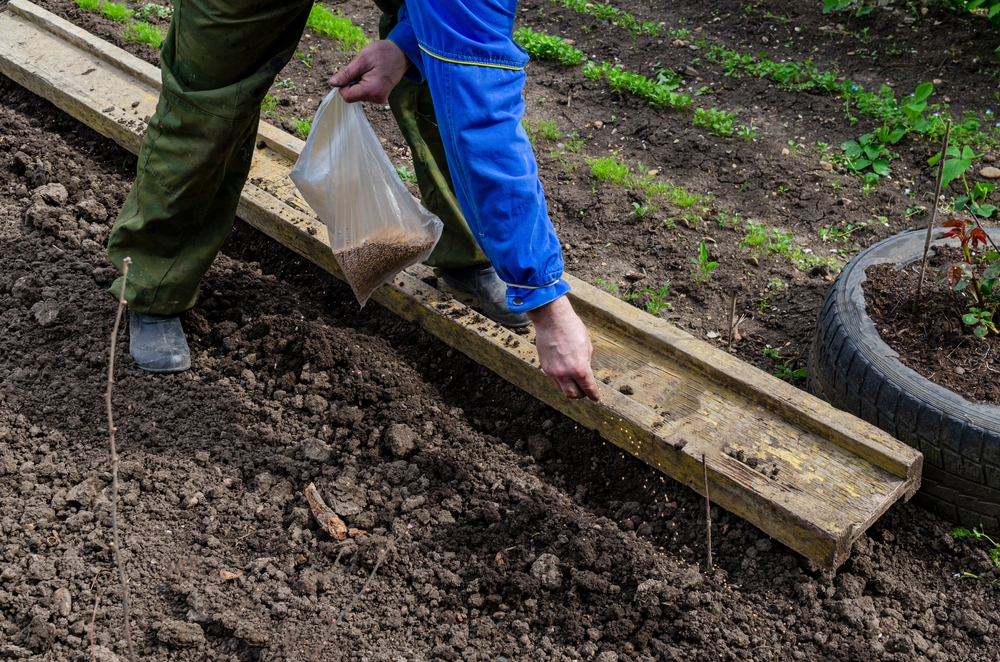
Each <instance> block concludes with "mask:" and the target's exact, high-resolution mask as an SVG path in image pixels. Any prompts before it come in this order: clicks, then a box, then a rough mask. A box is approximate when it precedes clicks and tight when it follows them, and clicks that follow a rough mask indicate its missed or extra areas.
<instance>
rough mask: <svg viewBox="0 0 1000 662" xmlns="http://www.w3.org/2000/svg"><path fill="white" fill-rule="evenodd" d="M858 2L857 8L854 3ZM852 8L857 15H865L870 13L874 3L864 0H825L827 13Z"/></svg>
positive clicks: (824, 8)
mask: <svg viewBox="0 0 1000 662" xmlns="http://www.w3.org/2000/svg"><path fill="white" fill-rule="evenodd" d="M854 4H857V9H856V10H855V9H854V8H853V7H852V5H854ZM848 8H850V9H851V10H852V11H854V15H855V16H856V17H859V18H860V17H861V16H865V15H866V14H870V13H871V11H872V10H873V9H875V6H874V5H867V4H865V2H864V0H823V13H824V14H827V13H829V12H831V11H845V10H847V9H848Z"/></svg>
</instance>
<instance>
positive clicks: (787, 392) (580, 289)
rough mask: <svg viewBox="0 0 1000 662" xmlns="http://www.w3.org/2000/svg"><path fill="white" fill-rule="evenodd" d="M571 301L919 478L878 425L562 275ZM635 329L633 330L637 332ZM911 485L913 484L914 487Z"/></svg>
mask: <svg viewBox="0 0 1000 662" xmlns="http://www.w3.org/2000/svg"><path fill="white" fill-rule="evenodd" d="M564 277H565V278H566V279H567V281H568V282H569V283H570V286H571V287H572V289H573V292H572V294H571V297H572V298H573V300H574V301H577V302H580V303H581V304H583V305H586V306H587V307H588V308H589V309H590V310H591V311H593V314H594V315H595V316H596V317H600V318H602V319H604V320H605V321H606V322H608V323H609V324H610V325H611V326H613V327H615V328H616V329H618V330H619V331H621V332H622V333H623V334H625V335H628V336H630V337H632V338H633V339H636V340H639V341H640V342H644V343H645V344H646V345H647V346H648V347H650V348H651V349H654V350H659V351H662V352H664V353H668V354H670V355H671V356H673V357H675V358H677V359H678V360H680V361H681V362H683V363H686V364H687V365H690V366H692V367H694V368H696V369H698V370H699V371H700V372H702V373H704V374H706V375H707V376H709V377H710V378H711V379H712V380H713V381H716V382H718V383H720V384H724V385H726V386H729V387H730V388H732V389H733V390H735V391H737V392H738V393H740V394H741V395H744V396H746V397H747V398H749V399H751V400H753V401H755V402H758V403H759V404H761V405H763V406H765V407H766V408H767V409H770V410H771V411H775V412H777V413H779V414H781V415H783V416H785V417H786V418H788V419H790V420H792V421H794V422H796V423H798V424H799V425H802V426H803V427H805V428H806V429H808V430H810V431H812V432H816V433H818V434H820V435H821V436H823V437H824V438H825V439H828V440H829V441H832V442H834V443H836V444H837V445H839V446H841V447H842V448H844V449H845V450H848V451H850V452H852V453H854V454H855V455H858V456H859V457H862V458H864V459H865V460H867V461H868V462H870V463H871V464H873V465H875V466H877V467H880V468H882V469H885V470H886V471H888V472H890V473H892V474H894V475H896V476H900V477H903V478H906V479H907V480H909V481H914V482H915V484H916V486H917V487H919V484H920V469H921V467H922V462H923V456H922V455H921V454H920V452H919V451H917V450H915V449H913V448H911V447H910V446H907V445H906V444H904V443H903V442H901V441H899V440H897V439H895V438H894V437H892V436H891V435H889V434H888V433H886V432H883V431H882V430H880V429H879V428H877V427H875V426H873V425H871V424H869V423H866V422H865V421H862V420H860V419H858V418H856V417H854V416H851V415H850V414H848V413H847V412H843V411H840V410H839V409H836V408H834V407H833V406H831V405H829V404H828V403H826V402H823V401H822V400H820V399H819V398H816V397H815V396H812V395H810V394H809V393H806V392H804V391H801V390H799V389H797V388H795V387H794V386H792V385H791V384H788V383H786V382H784V381H782V380H780V379H777V378H776V377H774V376H772V375H769V374H767V373H766V372H764V371H763V370H760V369H758V368H755V367H753V366H751V365H748V364H746V363H744V362H743V361H741V360H739V359H737V358H735V357H733V356H731V355H730V354H728V353H726V352H723V351H722V350H720V349H717V348H715V347H713V346H711V345H709V344H708V343H706V342H704V341H702V340H700V339H698V338H695V337H694V336H692V335H690V334H688V333H685V332H684V331H681V330H680V329H677V328H675V327H673V326H671V325H670V324H668V323H667V322H665V321H664V320H662V319H659V318H655V317H653V316H651V315H649V314H647V313H644V312H642V311H640V310H638V309H636V308H634V307H632V306H629V305H628V304H626V303H625V302H623V301H620V300H618V299H617V298H616V297H612V296H610V295H609V294H606V293H604V292H601V291H600V290H598V289H597V288H595V287H593V286H592V285H589V284H587V283H585V282H583V281H581V280H580V279H578V278H574V277H573V276H570V275H568V274H567V275H566V276H564ZM637 332H638V333H637ZM915 489H916V488H914V491H915Z"/></svg>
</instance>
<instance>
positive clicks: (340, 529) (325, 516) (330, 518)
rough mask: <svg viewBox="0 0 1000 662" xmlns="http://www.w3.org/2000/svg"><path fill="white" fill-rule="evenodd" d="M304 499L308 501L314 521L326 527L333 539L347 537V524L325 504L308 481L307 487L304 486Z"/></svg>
mask: <svg viewBox="0 0 1000 662" xmlns="http://www.w3.org/2000/svg"><path fill="white" fill-rule="evenodd" d="M306 501H308V502H309V509H310V510H312V514H313V516H314V517H315V518H316V521H317V522H319V523H320V524H321V525H323V526H324V527H326V530H327V531H328V532H329V533H330V535H331V536H333V539H334V540H343V539H344V538H346V537H347V525H346V524H344V521H343V520H342V519H340V518H339V517H337V513H335V512H333V510H332V509H331V508H330V507H329V506H328V505H326V502H325V501H323V497H321V496H320V495H319V491H318V490H317V489H316V486H315V485H313V484H312V483H309V487H307V488H306Z"/></svg>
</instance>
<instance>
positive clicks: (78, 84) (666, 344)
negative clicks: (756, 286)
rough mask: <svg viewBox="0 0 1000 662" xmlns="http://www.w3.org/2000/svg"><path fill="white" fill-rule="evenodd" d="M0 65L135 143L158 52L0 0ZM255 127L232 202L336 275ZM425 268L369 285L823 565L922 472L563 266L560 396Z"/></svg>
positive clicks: (272, 149)
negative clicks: (565, 292)
mask: <svg viewBox="0 0 1000 662" xmlns="http://www.w3.org/2000/svg"><path fill="white" fill-rule="evenodd" d="M0 72H2V73H4V74H6V75H8V76H10V77H11V78H14V79H15V80H17V81H18V82H20V83H21V84H22V85H24V86H25V87H28V88H29V89H31V90H32V91H34V92H36V93H37V94H39V95H41V96H43V97H45V98H48V99H50V100H51V101H53V103H55V104H56V105H57V106H59V107H60V108H63V109H64V110H66V111H67V112H68V113H70V114H71V115H73V116H74V117H77V118H78V119H80V120H81V121H83V122H85V123H87V124H88V125H90V126H92V127H94V128H95V129H97V130H98V131H100V132H101V133H102V134H103V135H105V136H107V137H109V138H111V139H113V140H115V141H116V142H118V143H119V144H121V145H123V146H125V147H126V148H128V149H131V150H132V151H138V148H139V144H140V141H141V136H142V133H143V132H144V131H145V122H144V118H145V116H146V115H151V114H152V112H153V109H154V108H155V104H156V99H157V93H158V88H159V74H158V72H157V71H156V69H155V68H154V67H151V66H150V65H148V64H146V63H144V62H142V61H139V60H137V59H136V58H133V57H131V56H128V55H127V54H124V53H123V52H122V51H120V50H118V49H117V48H115V47H113V46H111V45H109V44H106V43H104V42H102V41H101V40H99V39H97V38H96V37H94V36H92V35H90V34H89V33H86V32H84V31H82V30H79V29H78V28H76V27H75V26H72V25H71V24H69V23H67V22H66V21H62V20H61V19H59V18H58V17H55V16H54V15H52V14H50V13H49V12H46V11H44V10H42V9H40V8H38V7H36V6H34V5H32V4H31V3H29V2H26V1H25V0H12V1H11V2H10V4H9V5H8V11H7V12H5V13H3V14H0ZM135 102H138V103H136V104H135V107H134V108H133V103H135ZM259 136H260V138H261V139H262V140H263V141H264V143H265V144H264V147H263V148H261V149H257V150H255V153H254V159H253V164H252V167H251V172H250V178H249V181H248V183H247V185H246V187H245V188H244V191H243V195H242V198H241V201H240V207H239V215H240V217H241V218H243V219H244V220H246V221H247V222H249V223H250V224H252V225H254V226H255V227H257V228H259V229H260V230H262V231H263V232H265V233H266V234H268V235H269V236H271V237H273V238H275V239H276V240H277V241H279V242H280V243H282V244H284V245H285V246H288V247H289V248H291V249H292V250H294V251H296V252H297V253H299V254H300V255H302V256H304V257H306V258H307V259H309V260H311V261H313V262H315V263H316V264H318V265H320V266H321V267H322V268H324V269H326V270H327V271H329V272H331V273H332V274H334V275H335V276H337V277H338V278H339V277H341V274H340V271H339V268H338V266H337V264H336V261H335V260H334V259H333V255H332V253H331V252H330V249H329V244H328V241H327V231H326V227H325V226H324V225H323V224H322V223H321V222H319V220H318V219H317V218H316V217H315V215H314V214H313V212H312V210H311V209H310V208H309V206H308V205H307V204H306V203H305V202H304V200H302V197H301V196H300V195H299V194H298V191H297V190H296V189H295V187H294V185H293V184H292V182H291V180H290V179H288V171H289V169H290V168H291V165H292V163H293V162H294V160H295V159H296V158H297V156H298V154H299V152H300V151H301V149H302V145H303V143H302V141H300V140H298V139H297V138H294V137H292V136H289V135H288V134H286V133H284V132H282V131H280V130H279V129H276V128H275V127H273V126H270V125H268V124H266V123H264V122H262V123H261V128H260V131H259ZM429 274H430V270H429V269H428V268H427V267H423V266H417V267H414V268H412V269H409V270H407V272H404V273H401V274H399V275H398V276H397V277H396V278H395V280H394V281H393V282H392V283H390V284H388V285H386V286H384V287H382V288H380V289H379V290H377V291H376V292H375V294H374V295H373V297H372V298H373V299H374V300H375V301H377V302H378V303H380V304H381V305H383V306H385V307H386V308H388V309H389V310H391V311H393V312H394V313H396V314H397V315H399V316H401V317H403V318H406V319H409V320H412V321H415V322H417V323H419V324H420V325H421V326H422V327H424V328H425V329H427V330H428V331H430V332H431V333H432V334H434V335H435V336H436V337H438V338H440V339H441V340H443V341H444V342H446V343H448V344H449V345H451V346H453V347H455V348H456V349H458V350H460V351H462V352H464V353H465V354H467V355H469V356H470V357H472V358H473V359H475V360H476V361H478V362H480V363H481V364H483V365H485V366H487V367H489V368H490V369H491V370H493V371H494V372H496V373H497V374H499V375H501V376H502V377H504V378H505V379H507V380H508V381H510V382H511V383H513V384H515V385H517V386H518V387H520V388H522V389H524V390H525V391H527V392H528V393H530V394H532V395H533V396H535V397H537V398H539V399H540V400H542V401H543V402H546V403H547V404H549V405H551V406H552V407H554V408H556V409H558V410H559V411H561V412H563V413H564V414H566V415H568V416H570V417H572V418H574V419H575V420H577V421H578V422H580V423H581V424H583V425H585V426H586V427H588V428H592V429H595V430H598V431H599V432H600V433H601V435H602V436H604V437H605V438H606V439H608V440H609V441H611V442H613V443H615V444H616V445H618V446H619V447H621V448H623V449H624V450H626V451H628V452H629V453H631V454H632V455H634V456H635V457H637V458H639V459H642V460H643V461H645V462H647V463H648V464H650V465H652V466H654V467H656V468H658V469H660V470H662V471H663V472H664V473H666V474H668V475H670V476H671V477H673V478H675V479H676V480H678V481H680V482H682V483H684V484H685V485H688V486H689V487H691V488H692V489H694V490H696V491H698V492H701V491H702V489H703V488H702V478H701V464H700V461H701V456H702V454H704V455H705V456H706V457H707V459H708V466H709V480H710V483H711V488H710V489H711V491H712V497H713V500H714V501H715V502H716V503H718V504H719V505H721V506H723V507H725V508H726V509H728V510H730V511H732V512H734V513H736V514H737V515H740V516H741V517H744V518H746V519H747V520H749V521H750V522H752V523H753V524H755V525H756V526H758V527H760V528H761V529H763V530H764V531H766V532H767V533H769V534H770V535H772V536H773V537H775V538H776V539H778V540H780V541H781V542H783V543H785V544H786V545H788V546H789V547H791V548H792V549H794V550H796V551H798V552H800V553H802V554H803V555H805V556H807V557H809V558H810V559H813V560H815V561H817V562H819V563H821V564H823V565H825V566H828V567H835V566H837V565H839V564H840V563H842V562H843V560H844V559H846V558H847V555H848V554H849V551H850V546H851V544H852V542H853V541H854V539H856V537H857V536H858V535H860V534H861V533H862V532H863V531H864V530H865V529H866V528H867V527H868V526H870V525H871V523H872V522H874V521H875V519H876V518H877V517H878V516H879V515H881V514H882V513H883V512H884V511H885V510H886V508H888V507H889V506H890V505H891V504H892V503H894V502H895V501H897V500H899V499H905V498H908V497H909V496H910V495H911V494H912V493H913V492H914V491H915V490H916V489H917V487H918V486H919V484H920V466H921V456H920V454H919V453H917V452H916V451H914V450H913V449H911V448H909V447H907V446H905V445H903V444H901V443H899V442H897V441H896V440H894V439H892V438H891V437H889V436H888V435H886V434H885V433H883V432H882V431H880V430H878V429H877V428H875V427H873V426H870V425H868V424H867V423H864V422H863V421H860V420H859V419H856V418H854V417H852V416H850V415H849V414H846V413H843V412H840V411H837V410H835V409H833V408H831V407H830V406H829V405H827V404H825V403H823V402H822V401H820V400H817V399H816V398H813V397H812V396H810V395H808V394H806V393H804V392H802V391H799V390H798V389H795V388H794V387H792V386H790V385H788V384H786V383H785V382H782V381H781V380H778V379H775V378H774V377H771V376H770V375H768V374H766V373H763V372H761V371H760V370H757V369H756V368H753V367H752V366H749V365H747V364H745V363H743V362H741V361H739V360H738V359H735V358H734V357H732V356H730V355H728V354H726V353H725V352H722V351H720V350H719V349H717V348H715V347H712V346H710V345H708V344H706V343H704V342H702V341H700V340H698V339H696V338H694V337H692V336H690V335H688V334H686V333H684V332H682V331H679V330H677V329H675V328H674V327H672V326H670V325H669V324H666V323H665V322H664V321H663V320H662V319H659V318H655V317H653V316H651V315H648V314H646V313H644V312H642V311H639V310H638V309H636V308H633V307H632V306H629V305H628V304H626V303H624V302H622V301H620V300H618V299H617V298H615V297H612V296H610V295H608V294H607V293H604V292H601V291H600V290H597V289H596V288H594V287H591V286H589V285H587V284H586V283H583V282H582V281H579V280H577V279H575V278H573V277H572V276H567V280H568V281H569V282H570V284H571V286H572V287H573V293H572V295H571V297H572V300H573V304H574V307H575V308H576V309H577V311H578V312H579V313H580V314H581V317H582V318H583V320H584V322H585V323H586V324H587V326H588V329H589V330H590V333H591V337H592V340H593V342H594V349H595V351H594V368H595V373H596V374H597V376H598V377H599V378H600V379H601V380H602V383H601V384H600V390H601V395H602V398H603V400H602V402H601V403H600V404H594V403H590V402H587V401H579V400H567V399H566V398H564V397H562V396H561V395H560V394H559V393H558V391H557V390H556V389H555V388H554V387H553V386H552V384H551V383H550V381H549V380H548V378H547V377H546V376H545V375H544V374H543V373H542V372H541V371H540V370H539V368H538V365H537V362H538V358H537V354H536V353H535V348H534V345H533V342H532V341H533V335H532V334H531V333H528V334H527V335H519V334H516V333H513V332H511V331H510V330H508V329H505V328H503V327H501V326H500V325H498V324H496V323H494V322H491V321H489V320H487V319H486V318H485V317H483V316H481V315H480V314H479V313H477V312H475V311H474V310H473V309H472V308H470V307H469V306H467V305H466V304H465V303H464V302H465V301H467V298H463V297H456V296H453V294H454V293H452V292H445V291H442V290H439V289H436V288H435V287H431V286H430V285H428V284H427V282H425V281H426V280H428V279H427V278H426V276H427V275H429ZM625 384H627V385H628V386H629V387H630V389H631V393H630V395H624V394H623V393H621V392H619V390H618V389H619V387H620V386H624V385H625ZM627 390H628V389H626V391H627Z"/></svg>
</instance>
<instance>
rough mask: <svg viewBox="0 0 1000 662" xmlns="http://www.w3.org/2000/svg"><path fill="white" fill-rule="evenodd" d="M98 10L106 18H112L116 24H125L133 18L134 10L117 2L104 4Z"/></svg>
mask: <svg viewBox="0 0 1000 662" xmlns="http://www.w3.org/2000/svg"><path fill="white" fill-rule="evenodd" d="M98 10H99V11H100V12H101V16H103V17H104V18H110V19H111V20H112V21H114V22H115V23H124V22H126V21H127V20H129V19H130V18H132V10H131V9H129V8H128V7H126V6H125V5H120V4H118V3H117V2H102V3H101V5H100V7H99V8H98Z"/></svg>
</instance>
